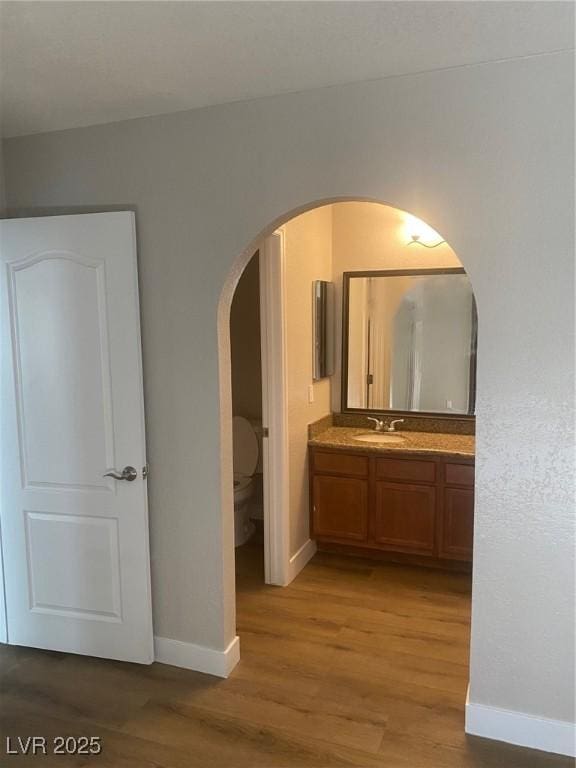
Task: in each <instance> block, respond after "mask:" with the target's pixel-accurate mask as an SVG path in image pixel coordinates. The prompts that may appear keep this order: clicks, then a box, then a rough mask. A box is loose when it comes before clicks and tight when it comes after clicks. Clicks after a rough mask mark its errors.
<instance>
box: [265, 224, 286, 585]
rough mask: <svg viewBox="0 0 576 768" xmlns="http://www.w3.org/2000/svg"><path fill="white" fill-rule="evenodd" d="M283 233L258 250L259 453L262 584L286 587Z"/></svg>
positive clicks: (280, 231) (273, 236)
mask: <svg viewBox="0 0 576 768" xmlns="http://www.w3.org/2000/svg"><path fill="white" fill-rule="evenodd" d="M284 262H285V248H284V231H283V230H282V229H279V230H277V231H276V232H274V233H273V234H272V235H270V236H269V237H267V238H266V240H265V241H264V242H263V243H262V245H261V247H260V265H259V266H260V328H261V330H260V344H261V355H262V426H263V435H264V436H263V438H262V452H263V457H262V459H263V474H264V579H265V582H266V584H275V585H277V586H281V587H284V586H286V585H287V584H289V583H290V580H291V579H290V541H289V538H290V527H289V523H290V517H289V503H290V498H289V487H288V480H289V466H288V412H287V394H288V386H287V365H286V323H285V320H284V318H285V310H286V295H285V290H286V287H285V286H286V282H285V263H284Z"/></svg>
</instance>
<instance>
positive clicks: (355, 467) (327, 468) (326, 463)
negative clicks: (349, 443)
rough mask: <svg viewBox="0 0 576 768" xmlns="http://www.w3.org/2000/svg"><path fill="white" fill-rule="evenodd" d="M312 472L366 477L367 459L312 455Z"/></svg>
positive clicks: (325, 454)
mask: <svg viewBox="0 0 576 768" xmlns="http://www.w3.org/2000/svg"><path fill="white" fill-rule="evenodd" d="M312 463H313V469H314V472H326V473H330V474H336V475H353V476H354V477H367V476H368V459H367V458H366V456H353V455H350V454H348V453H321V452H316V451H315V452H314V454H313V460H312Z"/></svg>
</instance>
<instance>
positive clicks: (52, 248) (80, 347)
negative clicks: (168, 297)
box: [0, 212, 153, 663]
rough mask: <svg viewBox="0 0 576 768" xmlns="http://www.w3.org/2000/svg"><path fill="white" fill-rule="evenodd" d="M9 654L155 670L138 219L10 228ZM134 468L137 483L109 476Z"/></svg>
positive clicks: (93, 218)
mask: <svg viewBox="0 0 576 768" xmlns="http://www.w3.org/2000/svg"><path fill="white" fill-rule="evenodd" d="M0 237H1V239H0V246H1V247H0V258H1V261H2V262H3V263H2V264H1V265H0V266H1V272H0V274H1V280H2V318H1V328H2V369H1V370H2V422H1V426H2V512H1V514H2V517H1V522H2V551H3V558H4V567H5V585H6V603H7V624H8V642H10V643H13V644H17V645H30V646H35V647H40V648H50V649H54V650H60V651H68V652H73V653H83V654H89V655H95V656H103V657H108V658H116V659H126V660H130V661H140V662H144V663H149V662H151V661H152V659H153V649H152V620H151V600H150V572H149V570H150V566H149V546H148V511H147V490H146V480H145V478H144V477H143V474H142V468H143V466H144V465H145V463H146V456H145V440H144V418H143V395H142V369H141V353H140V326H139V306H138V291H137V273H136V250H135V231H134V215H133V214H132V213H130V212H118V213H102V214H86V215H78V216H55V217H46V218H38V219H12V220H5V221H2V222H0ZM126 465H131V466H133V467H135V468H136V469H137V470H138V476H137V478H136V480H134V481H133V482H126V481H118V480H114V479H112V478H110V477H104V474H105V473H106V472H107V471H109V470H111V469H114V468H117V469H120V470H121V469H122V468H123V467H124V466H126Z"/></svg>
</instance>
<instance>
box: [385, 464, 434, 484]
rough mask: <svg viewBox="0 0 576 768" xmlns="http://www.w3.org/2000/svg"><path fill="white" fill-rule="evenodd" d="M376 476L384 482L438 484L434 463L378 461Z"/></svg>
mask: <svg viewBox="0 0 576 768" xmlns="http://www.w3.org/2000/svg"><path fill="white" fill-rule="evenodd" d="M376 476H377V477H378V478H379V479H380V478H381V479H383V480H404V481H405V482H410V483H411V482H417V483H434V482H436V464H435V463H434V462H433V461H415V460H414V461H412V460H408V459H378V460H377V462H376Z"/></svg>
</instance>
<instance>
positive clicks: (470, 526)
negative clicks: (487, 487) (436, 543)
mask: <svg viewBox="0 0 576 768" xmlns="http://www.w3.org/2000/svg"><path fill="white" fill-rule="evenodd" d="M473 538H474V490H473V489H471V488H445V489H444V511H443V519H442V536H441V541H440V546H441V553H440V555H441V557H446V558H449V559H451V560H472V546H473Z"/></svg>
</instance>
